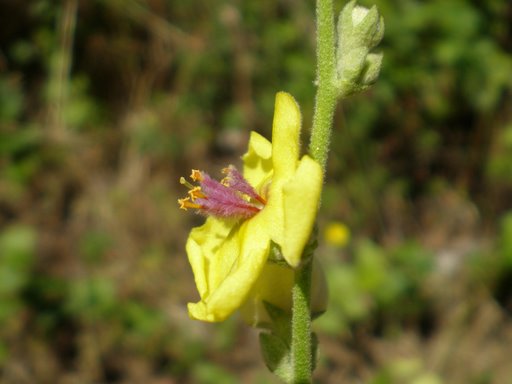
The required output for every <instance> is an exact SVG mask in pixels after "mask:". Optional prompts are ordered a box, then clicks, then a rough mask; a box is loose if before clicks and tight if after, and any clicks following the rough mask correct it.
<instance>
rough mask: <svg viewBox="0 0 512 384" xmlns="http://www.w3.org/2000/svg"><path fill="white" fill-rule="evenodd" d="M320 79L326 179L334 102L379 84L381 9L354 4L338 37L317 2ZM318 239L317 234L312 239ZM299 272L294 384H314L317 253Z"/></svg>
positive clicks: (315, 152) (314, 153)
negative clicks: (313, 307)
mask: <svg viewBox="0 0 512 384" xmlns="http://www.w3.org/2000/svg"><path fill="white" fill-rule="evenodd" d="M316 23H317V26H316V28H317V32H316V33H317V36H316V43H317V48H316V49H317V70H316V71H317V79H316V86H317V92H316V98H315V112H314V115H313V125H312V130H311V138H310V144H309V153H310V155H311V157H312V158H313V159H314V160H316V161H317V162H318V163H319V164H320V166H321V167H322V171H323V174H324V175H325V171H326V166H327V157H328V153H329V147H330V138H331V131H332V124H333V118H334V112H335V109H336V103H337V101H338V99H341V98H343V97H347V96H349V95H351V94H353V93H356V92H359V91H361V90H364V89H366V88H368V87H369V86H370V85H371V84H372V83H373V82H375V80H376V79H377V77H378V75H379V72H380V67H381V63H382V54H381V53H370V50H371V49H373V48H374V47H375V46H377V44H378V43H379V42H380V41H381V39H382V37H383V34H384V22H383V19H382V17H381V16H380V15H379V14H378V11H377V8H376V7H373V8H372V9H370V10H368V9H366V8H364V7H360V6H357V5H356V2H355V0H352V1H350V2H349V3H348V4H347V5H346V6H345V7H344V9H343V10H342V12H341V13H340V16H339V19H338V28H337V34H336V29H335V23H334V13H333V3H332V0H317V3H316ZM313 236H314V234H313ZM307 250H308V248H307V247H306V250H305V252H304V255H303V260H304V263H303V264H302V265H301V266H300V267H299V268H297V269H295V283H294V286H293V312H292V331H291V332H292V335H291V340H292V346H291V351H292V359H291V361H292V364H293V368H292V370H293V377H294V380H293V383H296V384H297V383H300V384H303V383H304V384H305V383H311V381H312V372H313V368H314V361H313V359H314V356H315V351H316V345H314V343H313V340H314V339H313V336H314V335H313V333H312V331H311V310H310V301H311V299H310V290H311V271H312V259H313V254H312V253H313V252H312V251H310V254H308V255H306V251H307Z"/></svg>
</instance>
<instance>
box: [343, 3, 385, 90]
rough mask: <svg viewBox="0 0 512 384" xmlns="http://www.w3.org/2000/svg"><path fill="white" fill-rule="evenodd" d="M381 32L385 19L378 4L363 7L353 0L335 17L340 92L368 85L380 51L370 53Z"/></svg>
mask: <svg viewBox="0 0 512 384" xmlns="http://www.w3.org/2000/svg"><path fill="white" fill-rule="evenodd" d="M383 36H384V20H383V18H382V16H380V15H379V12H378V10H377V7H375V6H373V7H372V8H370V9H368V8H364V7H361V6H358V5H356V2H355V0H353V1H351V2H350V3H348V4H347V5H346V6H345V7H344V8H343V10H342V11H341V13H340V16H339V18H338V44H337V50H336V59H337V63H336V69H337V79H336V80H337V81H336V82H337V84H336V85H337V87H338V90H339V93H340V95H341V96H346V95H349V94H351V93H354V92H357V91H360V90H363V89H366V88H368V87H369V86H370V85H371V84H372V83H374V82H375V80H376V79H377V77H378V75H379V72H380V67H381V64H382V54H381V53H370V50H371V49H373V48H375V47H376V46H377V45H378V44H379V43H380V41H381V40H382V37H383Z"/></svg>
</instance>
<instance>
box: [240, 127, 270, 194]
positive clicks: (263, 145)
mask: <svg viewBox="0 0 512 384" xmlns="http://www.w3.org/2000/svg"><path fill="white" fill-rule="evenodd" d="M242 159H243V161H244V178H245V180H247V181H248V182H249V184H251V185H252V186H253V187H255V188H258V187H260V185H261V183H262V182H264V181H265V180H267V179H268V178H269V177H270V176H271V175H272V144H271V143H270V141H268V140H267V139H265V138H264V137H263V136H261V135H260V134H258V133H256V132H251V137H250V139H249V148H248V149H247V153H246V154H245V155H244V156H243V157H242Z"/></svg>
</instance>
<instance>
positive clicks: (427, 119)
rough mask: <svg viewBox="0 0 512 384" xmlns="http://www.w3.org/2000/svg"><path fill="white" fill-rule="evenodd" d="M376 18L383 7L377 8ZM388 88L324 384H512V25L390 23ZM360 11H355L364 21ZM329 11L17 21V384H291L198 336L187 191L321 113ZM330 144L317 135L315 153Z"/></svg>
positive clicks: (0, 165)
mask: <svg viewBox="0 0 512 384" xmlns="http://www.w3.org/2000/svg"><path fill="white" fill-rule="evenodd" d="M362 3H363V4H364V5H368V6H369V5H371V4H372V2H368V1H362ZM375 3H376V4H377V5H378V7H379V9H380V10H381V12H382V14H383V15H384V18H385V21H386V35H385V38H384V41H383V44H382V49H383V51H384V68H383V71H382V74H381V77H380V79H379V81H378V82H377V84H376V85H375V86H374V87H373V88H372V89H371V90H370V91H368V92H366V93H364V94H362V95H359V96H357V97H354V98H351V99H349V100H347V101H346V102H344V103H343V105H341V106H340V108H339V109H338V113H337V117H336V122H335V129H334V137H333V141H332V144H333V148H332V153H331V157H330V161H329V169H328V175H327V184H326V187H325V194H324V198H323V206H322V212H321V218H320V223H319V224H320V230H321V231H322V230H323V228H326V227H329V225H330V223H338V222H340V221H341V222H343V223H345V224H346V225H347V226H348V227H349V228H350V232H351V233H352V239H351V240H350V242H349V244H348V245H347V246H346V247H340V244H338V243H336V242H332V243H331V242H329V241H328V239H329V237H326V239H327V240H326V241H321V244H322V245H321V247H320V249H319V252H318V257H319V258H320V259H321V260H322V261H323V262H324V264H325V265H326V267H327V268H326V270H327V275H328V280H329V285H330V289H331V305H330V308H329V311H328V312H327V313H326V314H325V315H324V317H322V318H320V319H319V320H318V321H317V325H316V327H317V331H318V333H319V338H320V346H321V351H320V361H319V364H318V369H317V378H318V382H325V383H338V382H345V383H356V382H361V381H363V382H368V383H375V384H387V383H390V384H391V383H402V382H403V383H417V384H420V383H433V384H437V383H475V384H477V383H478V384H480V383H481V384H484V383H485V384H486V383H507V382H509V381H507V380H510V377H512V367H511V366H510V364H509V363H508V356H509V355H510V353H511V352H512V347H511V345H512V336H511V335H512V324H511V321H510V319H511V315H512V243H511V241H512V240H511V239H512V204H511V199H510V195H511V193H512V104H511V96H512V4H511V3H510V2H507V1H501V0H485V1H472V0H454V1H444V0H430V1H414V0H401V1H391V0H377V1H375ZM342 6H343V3H341V2H337V3H336V8H337V9H341V7H342ZM313 16H314V2H313V1H297V0H283V1H259V2H249V1H246V2H244V1H237V0H231V1H230V0H209V1H200V0H198V1H190V2H186V1H181V2H180V1H169V0H167V1H166V0H96V1H79V0H65V1H62V2H58V1H50V0H33V1H30V2H17V1H13V0H12V1H11V0H4V1H1V2H0V100H1V102H0V298H1V300H0V322H1V325H2V326H1V331H0V336H1V337H0V372H1V379H0V380H1V382H5V383H34V382H38V383H77V382H79V383H93V382H105V383H142V382H143V383H175V382H176V383H178V382H179V383H236V382H251V383H268V382H272V380H273V379H272V378H271V377H270V375H269V374H267V373H266V372H265V368H264V367H263V364H262V362H261V359H260V357H259V356H258V347H257V338H256V332H253V331H251V330H249V331H248V330H247V329H246V328H245V327H244V326H243V325H241V324H240V322H239V319H238V318H236V317H235V318H234V319H231V320H230V321H227V322H226V323H223V324H218V325H209V324H201V323H197V322H193V321H190V320H189V319H188V317H187V313H186V303H187V302H188V301H190V300H195V298H196V296H195V295H196V293H195V287H194V284H193V278H192V274H191V272H190V270H189V267H188V265H187V261H186V255H185V254H184V243H185V238H186V234H187V231H188V229H189V228H190V227H191V226H193V225H196V224H197V223H200V222H201V220H202V219H201V218H199V217H197V216H194V215H189V214H186V213H185V214H184V213H182V212H179V211H178V210H177V205H176V201H175V199H176V198H177V197H178V196H179V195H181V194H183V191H182V190H181V189H180V185H179V183H178V179H179V176H181V175H184V174H186V173H187V172H188V170H189V168H191V167H192V166H194V167H195V168H203V169H205V170H208V171H210V172H212V173H213V174H217V172H218V170H219V169H220V168H221V167H222V166H223V165H225V164H226V163H237V162H238V161H239V160H238V157H239V156H240V155H241V154H242V153H243V152H244V150H245V145H246V139H247V137H248V134H249V132H250V131H251V130H257V131H259V132H261V133H262V134H264V135H265V136H267V137H269V136H270V128H271V125H270V122H271V117H272V110H273V101H274V95H275V92H276V91H278V90H286V91H289V92H291V93H292V94H294V95H295V96H296V98H297V99H298V100H299V102H300V104H301V107H302V109H303V114H304V125H305V128H306V132H307V129H309V122H310V121H311V116H312V106H313V97H314V62H315V57H314V30H315V27H314V19H313ZM304 136H305V141H306V140H307V133H306V134H305V135H304Z"/></svg>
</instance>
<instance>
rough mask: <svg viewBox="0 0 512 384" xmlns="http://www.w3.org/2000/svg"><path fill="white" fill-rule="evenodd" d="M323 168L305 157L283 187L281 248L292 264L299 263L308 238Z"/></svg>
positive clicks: (315, 209) (312, 223)
mask: <svg viewBox="0 0 512 384" xmlns="http://www.w3.org/2000/svg"><path fill="white" fill-rule="evenodd" d="M322 183H323V179H322V168H321V167H320V165H319V164H318V163H317V162H316V161H314V160H313V159H312V158H311V157H309V156H304V157H303V158H302V160H301V161H300V163H299V166H298V168H297V171H296V172H295V174H294V175H293V178H292V179H291V180H290V181H288V182H287V183H286V184H284V186H283V208H284V213H283V215H284V227H283V238H282V240H281V243H280V245H281V251H282V253H283V257H284V258H285V260H286V262H287V263H288V264H289V265H291V266H292V267H297V266H298V265H299V263H300V260H301V256H302V251H303V250H304V246H305V245H306V243H307V242H308V240H309V237H310V235H311V232H312V230H313V225H314V223H315V219H316V213H317V210H318V202H319V200H320V193H321V191H322Z"/></svg>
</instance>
